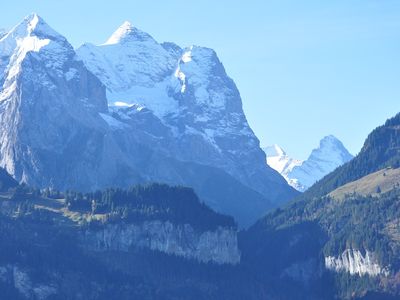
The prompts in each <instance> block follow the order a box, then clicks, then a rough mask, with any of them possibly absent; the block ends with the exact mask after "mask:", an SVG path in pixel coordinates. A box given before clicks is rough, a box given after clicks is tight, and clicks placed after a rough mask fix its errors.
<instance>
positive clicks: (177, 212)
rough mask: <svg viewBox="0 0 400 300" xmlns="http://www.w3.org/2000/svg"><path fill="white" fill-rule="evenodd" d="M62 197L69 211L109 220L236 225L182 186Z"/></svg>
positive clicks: (207, 226)
mask: <svg viewBox="0 0 400 300" xmlns="http://www.w3.org/2000/svg"><path fill="white" fill-rule="evenodd" d="M65 199H66V205H67V207H68V209H69V210H73V211H79V212H81V213H89V214H107V215H108V216H109V218H108V220H109V222H112V221H113V220H114V219H115V220H118V221H120V220H121V219H122V220H124V221H126V222H140V221H145V220H162V221H167V220H169V221H171V222H173V223H178V224H191V225H192V226H194V227H195V228H197V229H201V230H214V229H216V228H217V227H218V226H227V227H236V225H235V222H234V220H233V218H232V217H229V216H225V215H222V214H219V213H216V212H214V211H213V210H211V209H210V208H209V207H208V206H206V205H205V204H204V203H202V202H200V201H199V199H198V197H197V195H196V194H195V193H194V191H193V190H192V189H190V188H186V187H171V186H168V185H164V184H156V183H154V184H149V185H137V186H133V187H131V188H129V189H120V188H109V189H106V190H104V191H96V192H91V193H79V192H73V191H67V192H66V193H65Z"/></svg>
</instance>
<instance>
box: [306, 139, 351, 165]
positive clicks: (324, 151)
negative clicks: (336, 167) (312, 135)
mask: <svg viewBox="0 0 400 300" xmlns="http://www.w3.org/2000/svg"><path fill="white" fill-rule="evenodd" d="M332 153H335V155H336V156H339V157H341V159H342V160H343V161H344V162H345V161H348V160H350V159H352V158H353V155H351V154H350V152H349V151H348V150H347V149H346V147H345V146H344V145H343V143H342V142H341V141H340V140H339V139H338V138H336V137H335V136H334V135H328V136H325V137H324V138H323V139H322V140H321V141H320V142H319V147H318V148H317V149H314V150H313V152H312V153H311V156H310V158H311V157H314V158H315V157H318V158H319V159H324V160H325V159H327V160H330V157H331V156H332ZM321 156H322V157H321Z"/></svg>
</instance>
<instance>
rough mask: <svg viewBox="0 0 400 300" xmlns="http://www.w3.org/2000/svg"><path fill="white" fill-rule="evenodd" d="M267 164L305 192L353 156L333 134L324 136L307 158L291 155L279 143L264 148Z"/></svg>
mask: <svg viewBox="0 0 400 300" xmlns="http://www.w3.org/2000/svg"><path fill="white" fill-rule="evenodd" d="M264 151H265V153H266V155H267V164H268V165H269V166H271V167H272V168H274V169H275V170H277V171H278V172H279V173H280V174H281V175H282V176H283V177H284V178H285V179H286V181H287V182H288V183H289V184H290V185H291V186H293V187H294V188H295V189H297V190H299V191H301V192H304V191H305V190H307V189H308V188H309V187H310V186H312V185H313V184H314V183H315V182H317V181H318V180H319V179H321V178H323V177H324V176H325V175H327V174H329V173H330V172H331V171H333V170H334V169H336V168H337V167H339V166H341V165H343V164H344V163H346V162H348V161H349V160H351V159H352V158H353V155H351V154H350V153H349V151H348V150H347V149H346V148H345V147H344V146H343V144H342V142H341V141H339V140H338V139H337V138H336V137H334V136H333V135H329V136H326V137H324V138H323V139H322V140H321V141H320V144H319V147H318V148H316V149H314V150H312V152H311V154H310V156H309V157H308V159H307V160H305V161H301V160H297V159H293V158H291V157H289V156H288V155H287V154H286V152H285V151H284V150H283V149H282V148H281V147H279V146H278V145H273V146H270V147H266V148H264Z"/></svg>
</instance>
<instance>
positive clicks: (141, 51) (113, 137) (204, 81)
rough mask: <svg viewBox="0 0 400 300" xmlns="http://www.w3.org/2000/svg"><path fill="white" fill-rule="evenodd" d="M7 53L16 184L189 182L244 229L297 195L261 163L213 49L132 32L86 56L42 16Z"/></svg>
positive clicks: (14, 34)
mask: <svg viewBox="0 0 400 300" xmlns="http://www.w3.org/2000/svg"><path fill="white" fill-rule="evenodd" d="M0 53H1V55H2V57H1V59H0V85H1V87H2V88H1V91H0V144H1V146H0V166H1V167H4V168H5V169H6V170H7V171H8V172H9V173H10V174H11V175H12V176H13V177H14V178H15V179H17V180H18V181H20V182H25V183H27V184H29V185H32V186H37V187H42V188H43V187H49V186H50V187H54V188H57V189H61V190H65V189H73V190H81V191H87V190H95V189H101V188H104V187H109V186H120V187H127V186H130V185H132V184H135V183H144V182H163V183H168V184H173V185H185V186H190V187H193V188H194V189H195V190H196V192H197V193H198V194H199V195H200V197H201V198H202V199H203V200H204V201H205V202H206V203H207V204H208V205H210V206H211V207H213V208H214V209H216V210H218V211H220V212H224V213H228V214H231V215H233V216H235V217H236V218H237V220H238V221H239V223H240V224H241V225H242V226H246V225H250V224H251V223H252V222H254V221H255V220H256V219H257V218H258V217H259V216H261V215H262V214H264V213H265V211H267V210H268V209H270V208H271V207H272V206H273V205H276V203H277V202H280V201H285V200H287V199H289V198H291V197H292V196H293V195H294V194H295V192H294V191H293V190H292V189H291V188H290V187H288V185H287V184H286V182H285V181H284V179H283V178H282V177H281V176H279V174H277V173H276V172H275V171H273V170H272V169H270V168H268V167H266V166H264V165H263V164H262V163H261V161H263V160H264V158H265V157H264V155H263V152H262V151H261V150H260V148H259V142H258V139H257V138H256V137H255V136H254V133H253V132H252V131H251V129H250V127H249V126H248V124H247V121H246V118H245V116H244V114H243V110H242V107H241V99H240V95H239V92H238V91H237V89H236V86H235V85H234V83H233V81H232V80H231V79H230V78H229V77H228V76H227V75H226V73H225V70H224V68H223V66H222V64H221V63H220V61H219V59H218V57H217V56H216V54H215V52H214V51H213V50H211V49H206V48H202V47H190V48H187V49H185V50H184V49H181V48H179V47H178V46H176V45H174V44H171V43H164V44H159V43H157V42H156V41H155V40H154V39H153V38H152V37H151V36H150V35H148V34H146V33H144V32H141V31H139V30H137V29H135V28H133V27H132V26H131V25H130V24H124V25H123V26H122V27H121V28H120V29H118V30H117V32H116V33H115V34H114V35H113V36H112V37H111V38H110V39H109V41H108V42H107V43H106V44H105V45H103V46H99V47H96V46H92V45H86V46H83V47H82V48H81V49H80V50H79V51H78V53H79V57H78V56H77V55H76V53H75V51H74V49H73V48H72V46H71V45H70V44H69V43H68V41H67V40H66V39H65V38H64V37H63V36H61V35H60V34H58V33H57V32H55V31H54V30H53V29H51V28H50V27H49V26H48V25H47V24H46V23H45V22H44V21H43V20H42V19H41V18H40V17H39V16H37V15H35V14H34V15H31V16H28V17H27V18H26V19H25V20H24V21H23V22H21V23H20V24H19V25H17V26H16V27H15V28H13V29H12V30H11V31H10V32H9V33H7V34H6V35H5V36H4V37H2V38H1V39H0ZM82 60H83V61H84V62H82ZM89 70H90V71H89ZM93 74H95V75H96V76H98V77H99V79H100V80H99V79H98V78H97V77H96V76H95V75H93ZM107 97H108V102H107Z"/></svg>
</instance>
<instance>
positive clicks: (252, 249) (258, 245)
mask: <svg viewBox="0 0 400 300" xmlns="http://www.w3.org/2000/svg"><path fill="white" fill-rule="evenodd" d="M399 124H400V118H399V115H396V116H395V117H394V118H392V119H390V120H388V121H387V122H386V124H385V125H383V126H381V127H378V128H377V129H375V130H374V131H373V132H372V133H371V134H370V135H369V136H368V138H367V139H366V141H365V144H364V147H363V149H362V150H361V152H360V153H359V154H358V155H357V156H356V157H355V158H354V159H353V160H352V161H350V162H349V163H347V164H345V165H344V166H342V167H339V168H337V169H336V170H335V171H333V172H332V173H331V174H329V175H327V176H326V177H324V178H323V179H322V180H320V181H319V182H318V183H316V184H315V185H314V186H313V187H311V188H310V189H309V190H308V191H306V192H305V193H303V194H302V195H301V196H300V197H298V199H297V200H295V201H293V202H292V203H290V204H289V205H287V206H286V207H284V208H283V209H278V210H276V211H275V212H274V213H271V214H268V215H267V216H266V217H265V218H263V219H261V220H260V221H258V222H257V223H256V224H255V225H254V226H252V227H251V228H250V229H249V230H248V231H246V232H243V233H242V235H241V239H240V242H241V248H242V251H243V263H244V264H246V265H248V268H249V269H252V272H254V273H255V274H257V273H259V272H261V270H265V269H268V270H270V273H269V274H268V276H264V277H262V278H260V280H263V281H264V282H265V284H275V283H276V278H281V280H278V281H277V284H282V285H283V287H282V289H283V290H284V291H285V292H283V295H282V297H283V298H285V297H286V298H288V299H290V298H291V296H290V293H291V292H294V290H293V288H292V286H297V289H296V292H297V293H298V295H297V298H298V299H331V298H335V299H336V298H340V299H357V298H363V297H365V299H369V297H372V295H373V294H376V295H377V296H376V297H377V299H386V298H385V297H387V298H388V299H391V298H392V297H394V298H395V297H398V296H399V295H400V288H399V283H398V274H399V273H400V261H399V257H400V239H399V236H400V234H399V219H400V214H399V209H398V207H399V205H400V200H399V199H400V198H399V195H400V188H399V182H398V174H399V173H400V169H399V166H400V165H399V156H400V152H399V147H398V142H399V141H400V136H399V132H400V127H399ZM271 246H272V247H271ZM276 249H285V250H284V251H279V250H276ZM285 295H286V296H285Z"/></svg>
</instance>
